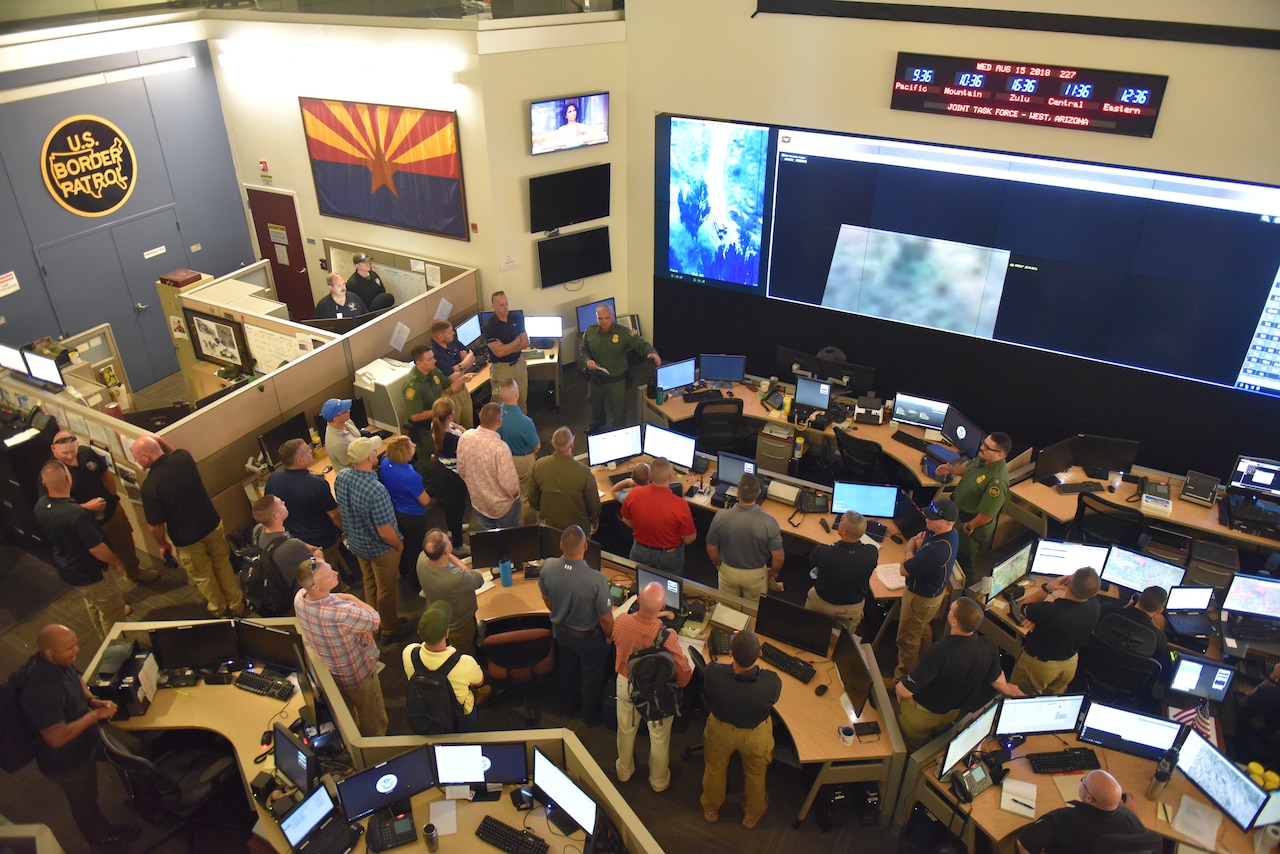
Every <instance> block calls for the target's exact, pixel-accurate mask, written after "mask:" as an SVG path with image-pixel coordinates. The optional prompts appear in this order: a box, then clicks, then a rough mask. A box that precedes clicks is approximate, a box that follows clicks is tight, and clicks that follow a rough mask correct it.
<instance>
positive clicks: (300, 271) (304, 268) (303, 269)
mask: <svg viewBox="0 0 1280 854" xmlns="http://www.w3.org/2000/svg"><path fill="white" fill-rule="evenodd" d="M306 272H307V268H306V267H303V268H302V269H301V270H299V271H298V275H299V276H301V275H303V274H305V273H306Z"/></svg>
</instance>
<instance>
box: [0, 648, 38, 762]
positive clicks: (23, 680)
mask: <svg viewBox="0 0 1280 854" xmlns="http://www.w3.org/2000/svg"><path fill="white" fill-rule="evenodd" d="M34 659H35V656H32V657H31V658H29V659H27V662H26V663H25V664H23V665H22V666H21V667H19V668H18V669H17V670H15V671H13V673H11V674H9V678H8V679H6V680H5V682H4V684H3V685H0V769H2V770H4V771H7V772H9V773H13V772H14V771H17V770H19V769H21V768H24V767H25V766H26V765H27V763H28V762H30V761H31V760H32V759H35V758H36V744H37V742H36V739H38V738H40V736H39V735H37V734H36V733H34V732H32V731H31V727H30V726H28V725H27V716H26V715H24V714H23V713H22V703H21V695H22V688H23V686H25V685H26V684H27V668H28V667H29V666H30V664H31V662H32V661H33V660H34Z"/></svg>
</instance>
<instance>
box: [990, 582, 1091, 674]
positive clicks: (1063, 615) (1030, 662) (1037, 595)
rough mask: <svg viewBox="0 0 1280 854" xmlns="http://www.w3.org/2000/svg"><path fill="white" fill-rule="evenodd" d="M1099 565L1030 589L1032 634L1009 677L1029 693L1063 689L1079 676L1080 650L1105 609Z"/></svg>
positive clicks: (1025, 607)
mask: <svg viewBox="0 0 1280 854" xmlns="http://www.w3.org/2000/svg"><path fill="white" fill-rule="evenodd" d="M1100 586H1101V584H1100V582H1099V580H1098V572H1097V570H1095V569H1093V568H1091V567H1087V566H1086V567H1084V568H1082V569H1077V570H1076V571H1075V572H1073V573H1071V574H1070V575H1063V576H1059V577H1058V578H1055V579H1053V580H1052V581H1047V582H1045V583H1044V584H1041V585H1040V586H1039V587H1032V588H1031V589H1030V590H1028V591H1027V593H1026V595H1025V596H1024V597H1023V599H1022V601H1023V602H1024V603H1025V604H1024V605H1023V606H1022V613H1023V616H1025V617H1026V629H1027V637H1026V640H1024V641H1023V642H1022V654H1021V655H1019V656H1018V662H1017V663H1016V664H1015V665H1014V666H1013V675H1012V676H1011V677H1010V681H1012V682H1013V683H1014V684H1015V685H1017V686H1018V687H1019V688H1021V689H1022V690H1023V691H1026V692H1027V693H1028V694H1035V695H1039V694H1062V693H1064V692H1065V691H1066V690H1067V686H1068V685H1069V684H1071V680H1072V679H1074V678H1075V676H1076V663H1077V660H1078V659H1077V655H1076V653H1078V652H1079V651H1080V648H1081V647H1083V646H1084V644H1085V641H1087V640H1088V639H1089V635H1091V634H1093V630H1094V628H1096V627H1097V625H1098V618H1099V617H1100V616H1101V614H1102V606H1101V605H1100V604H1099V603H1098V598H1097V596H1098V588H1099V587H1100Z"/></svg>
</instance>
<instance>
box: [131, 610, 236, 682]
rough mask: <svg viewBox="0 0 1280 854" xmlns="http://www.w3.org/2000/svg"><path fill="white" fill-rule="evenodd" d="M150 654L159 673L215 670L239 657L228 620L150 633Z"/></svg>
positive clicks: (234, 634)
mask: <svg viewBox="0 0 1280 854" xmlns="http://www.w3.org/2000/svg"><path fill="white" fill-rule="evenodd" d="M148 634H149V635H150V636H151V651H152V652H153V653H154V654H155V657H156V665H157V666H159V668H160V669H161V670H170V669H173V668H175V667H218V666H221V665H222V664H224V663H225V662H228V661H235V660H236V659H237V658H239V657H240V642H239V640H237V638H236V629H235V625H234V624H233V623H232V622H231V621H230V620H218V621H216V622H212V623H194V624H192V625H189V626H167V627H165V628H163V629H152V630H151V631H150V632H148Z"/></svg>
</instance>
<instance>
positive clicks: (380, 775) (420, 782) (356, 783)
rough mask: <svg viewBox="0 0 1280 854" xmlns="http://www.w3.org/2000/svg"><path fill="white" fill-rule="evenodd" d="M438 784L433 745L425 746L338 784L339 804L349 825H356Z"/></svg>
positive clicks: (380, 763) (367, 769) (381, 763)
mask: <svg viewBox="0 0 1280 854" xmlns="http://www.w3.org/2000/svg"><path fill="white" fill-rule="evenodd" d="M435 784H436V775H435V773H434V769H433V766H432V763H431V745H429V744H424V745H421V746H420V747H415V748H413V749H412V750H409V751H407V752H405V753H401V754H400V755H399V756H396V757H395V758H393V759H388V760H387V761H386V762H379V763H378V764H377V765H374V766H373V767H371V768H366V769H364V770H363V771H360V772H358V773H356V774H352V775H351V776H350V777H347V778H346V779H345V780H339V781H338V800H339V801H341V802H342V811H343V813H345V814H346V816H347V820H348V821H356V820H357V819H361V818H364V817H365V816H367V815H371V814H373V813H375V812H377V811H378V810H380V809H385V808H387V807H389V806H391V805H393V804H394V803H396V802H397V801H402V800H403V801H407V800H408V799H409V798H411V797H413V796H414V795H416V794H418V793H419V792H425V791H426V790H427V789H430V788H431V787H432V786H434V785H435Z"/></svg>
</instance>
